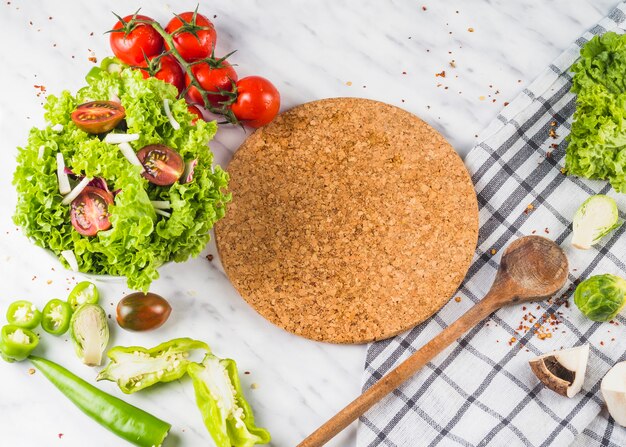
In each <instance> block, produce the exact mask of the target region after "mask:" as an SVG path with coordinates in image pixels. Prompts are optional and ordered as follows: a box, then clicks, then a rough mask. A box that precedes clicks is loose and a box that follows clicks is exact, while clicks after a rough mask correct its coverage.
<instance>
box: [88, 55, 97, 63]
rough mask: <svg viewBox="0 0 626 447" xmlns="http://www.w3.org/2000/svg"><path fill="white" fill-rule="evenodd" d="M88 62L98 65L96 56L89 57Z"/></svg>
mask: <svg viewBox="0 0 626 447" xmlns="http://www.w3.org/2000/svg"><path fill="white" fill-rule="evenodd" d="M88 59H89V62H93V63H94V64H96V63H98V58H97V57H96V56H89V58H88Z"/></svg>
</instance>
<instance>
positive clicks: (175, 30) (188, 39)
mask: <svg viewBox="0 0 626 447" xmlns="http://www.w3.org/2000/svg"><path fill="white" fill-rule="evenodd" d="M181 19H182V20H181ZM165 31H166V32H167V33H168V34H171V35H172V39H173V40H174V48H176V50H178V52H179V53H180V55H181V56H182V57H183V59H185V60H186V61H187V62H192V61H196V60H198V59H204V58H205V57H209V56H210V55H211V54H212V53H213V48H215V42H216V41H217V33H216V32H215V28H214V27H213V24H212V23H211V21H210V20H209V19H207V18H206V17H205V16H203V15H202V14H198V13H197V12H183V13H182V14H179V15H178V16H177V17H174V18H173V19H172V20H170V23H168V24H167V26H166V27H165ZM165 47H166V48H167V49H168V50H169V45H168V44H167V43H166V44H165Z"/></svg>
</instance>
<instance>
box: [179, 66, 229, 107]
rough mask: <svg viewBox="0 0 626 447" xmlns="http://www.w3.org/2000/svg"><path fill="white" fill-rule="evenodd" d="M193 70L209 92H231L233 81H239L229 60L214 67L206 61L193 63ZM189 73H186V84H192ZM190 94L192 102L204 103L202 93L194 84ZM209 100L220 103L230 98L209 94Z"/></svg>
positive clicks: (189, 91) (190, 88)
mask: <svg viewBox="0 0 626 447" xmlns="http://www.w3.org/2000/svg"><path fill="white" fill-rule="evenodd" d="M191 72H192V73H193V75H194V76H195V78H196V79H197V81H198V83H199V84H200V86H201V87H202V88H203V89H204V90H206V91H207V92H215V93H218V92H219V91H220V90H223V91H226V92H230V91H232V89H233V82H237V79H238V76H237V72H236V71H235V69H234V68H233V66H232V65H230V63H229V62H228V61H221V62H220V63H219V65H217V66H214V67H212V66H211V65H209V64H208V63H206V62H202V63H200V64H196V65H193V66H192V67H191ZM190 82H191V81H190V79H189V75H187V74H185V84H186V85H189V84H190ZM188 96H189V99H190V100H191V102H195V103H197V104H204V101H203V100H202V95H201V94H200V92H199V91H198V89H197V88H195V87H194V86H191V87H189V90H188ZM208 99H209V102H210V103H211V104H214V105H219V103H220V102H223V101H226V100H228V97H227V96H224V95H215V94H210V93H209V95H208Z"/></svg>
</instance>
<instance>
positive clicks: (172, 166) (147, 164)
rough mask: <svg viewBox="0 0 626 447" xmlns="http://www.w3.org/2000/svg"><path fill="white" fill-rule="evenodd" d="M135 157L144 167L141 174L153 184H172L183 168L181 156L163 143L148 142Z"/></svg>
mask: <svg viewBox="0 0 626 447" xmlns="http://www.w3.org/2000/svg"><path fill="white" fill-rule="evenodd" d="M137 158H139V161H141V164H142V165H143V167H144V168H145V171H143V173H142V174H141V175H143V176H144V178H146V179H148V181H149V182H150V183H154V184H155V185H159V186H169V185H173V184H174V183H176V180H178V179H179V178H180V176H181V175H183V171H184V170H185V162H184V161H183V157H181V156H180V155H179V154H178V152H176V151H175V150H174V149H172V148H170V147H167V146H166V145H164V144H150V145H148V146H145V147H143V148H141V149H140V150H139V152H137Z"/></svg>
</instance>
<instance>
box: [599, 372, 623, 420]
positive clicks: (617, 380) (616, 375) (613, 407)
mask: <svg viewBox="0 0 626 447" xmlns="http://www.w3.org/2000/svg"><path fill="white" fill-rule="evenodd" d="M600 390H602V396H603V397H604V400H605V401H606V406H607V407H608V409H609V413H611V416H613V419H615V422H617V423H618V424H619V425H621V426H624V427H626V362H619V363H618V364H617V365H615V366H614V367H613V368H611V369H610V370H609V372H608V373H606V376H604V379H602V383H601V384H600Z"/></svg>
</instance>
